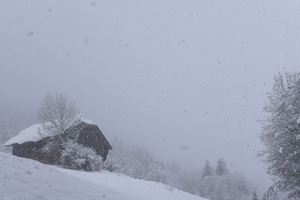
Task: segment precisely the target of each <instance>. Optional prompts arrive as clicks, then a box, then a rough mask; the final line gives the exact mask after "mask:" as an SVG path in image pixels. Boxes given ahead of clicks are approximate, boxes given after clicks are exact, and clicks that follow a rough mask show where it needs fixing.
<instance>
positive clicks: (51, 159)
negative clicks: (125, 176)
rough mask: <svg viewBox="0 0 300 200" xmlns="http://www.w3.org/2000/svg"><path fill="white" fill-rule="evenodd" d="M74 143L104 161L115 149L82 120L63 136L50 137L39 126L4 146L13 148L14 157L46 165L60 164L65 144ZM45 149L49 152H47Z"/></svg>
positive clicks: (94, 128)
mask: <svg viewBox="0 0 300 200" xmlns="http://www.w3.org/2000/svg"><path fill="white" fill-rule="evenodd" d="M68 141H72V142H76V143H77V144H79V145H83V146H84V147H88V148H91V149H93V150H94V151H95V152H96V154H97V155H99V156H101V157H102V160H103V161H105V160H106V158H107V154H108V151H109V150H111V149H112V146H111V145H110V144H109V142H108V141H107V139H106V138H105V136H104V135H103V133H102V132H101V130H100V129H99V127H98V126H97V125H95V124H94V123H90V121H89V120H84V118H83V117H79V120H78V121H77V122H76V123H74V125H72V126H70V127H69V128H68V129H67V130H66V131H65V132H64V133H63V134H59V135H51V134H49V133H47V132H46V131H44V130H43V127H42V125H41V124H36V125H33V126H31V127H28V128H27V129H24V130H23V131H21V132H20V133H19V134H18V135H17V136H15V137H13V138H11V139H10V140H9V141H7V142H6V143H5V144H4V146H12V154H13V155H16V156H19V157H24V158H29V159H34V160H37V161H40V162H42V163H45V164H59V162H60V157H61V152H62V150H63V148H64V143H66V142H68ZM45 148H48V149H49V148H50V150H48V151H45Z"/></svg>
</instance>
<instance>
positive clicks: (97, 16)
mask: <svg viewBox="0 0 300 200" xmlns="http://www.w3.org/2000/svg"><path fill="white" fill-rule="evenodd" d="M299 9H300V4H299V2H298V1H296V0H294V1H289V3H287V2H284V1H275V0H274V1H271V0H270V1H263V2H262V1H258V0H251V1H248V0H244V1H228V0H219V1H211V0H207V1H192V0H186V1H178V0H172V1H171V0H160V1H140V0H135V1H131V0H129V1H121V0H115V1H108V0H102V1H100V0H99V1H76V0H68V1H67V0H66V1H58V0H52V1H38V0H32V1H16V0H9V1H8V0H7V1H2V2H1V3H0V24H1V30H0V44H1V45H0V58H1V59H0V92H1V98H0V112H1V113H28V114H30V115H32V116H34V115H35V114H36V110H37V108H38V107H39V104H40V102H41V100H42V99H43V98H44V96H45V95H46V94H48V93H56V92H58V93H64V94H66V95H67V96H68V98H69V99H74V100H75V101H76V103H77V105H78V107H79V108H80V110H81V112H82V113H83V115H85V116H86V117H88V118H90V119H91V120H93V121H95V122H96V123H97V124H98V125H99V127H100V129H101V130H102V132H103V133H104V134H105V135H106V136H107V137H108V139H110V140H112V139H113V138H114V137H118V138H120V139H121V140H123V141H124V142H126V143H128V144H134V145H137V144H138V145H142V146H146V147H147V148H148V149H149V150H150V151H151V152H153V153H154V154H155V155H156V156H157V157H159V158H160V159H164V160H167V161H172V160H174V161H176V162H178V163H180V165H181V166H182V167H184V168H185V169H187V170H194V169H202V167H203V164H204V161H205V160H206V159H208V160H210V161H211V162H212V163H213V164H214V163H215V162H216V161H217V159H218V158H220V157H223V158H224V159H225V160H226V161H227V162H228V164H229V165H230V169H232V170H236V171H240V172H242V173H244V174H245V175H246V176H248V177H250V178H251V179H252V180H253V183H254V184H255V185H256V186H257V187H258V188H259V189H261V190H264V189H266V188H267V187H268V186H269V184H270V180H269V177H268V175H267V174H266V173H265V172H264V170H263V166H264V165H263V163H262V162H261V161H260V160H259V159H258V158H257V157H256V155H257V153H258V151H259V150H261V149H262V148H263V147H262V146H261V145H260V141H259V138H258V136H259V134H260V132H261V124H260V122H259V120H260V119H262V118H263V113H262V107H263V105H264V101H266V100H267V94H266V93H267V92H268V91H270V90H271V88H272V82H273V77H274V75H276V74H277V73H278V72H280V71H284V70H287V71H295V70H298V68H299V63H300V57H299V51H300V23H299V20H300V13H299Z"/></svg>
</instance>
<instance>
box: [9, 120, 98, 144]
mask: <svg viewBox="0 0 300 200" xmlns="http://www.w3.org/2000/svg"><path fill="white" fill-rule="evenodd" d="M81 122H83V123H85V124H90V125H96V124H95V123H94V122H93V121H91V120H89V119H87V118H85V117H84V116H83V115H81V114H78V115H76V116H75V117H74V120H73V122H72V123H70V126H76V125H78V124H80V123H81ZM70 126H69V127H70ZM69 127H67V128H66V129H68V128H69ZM54 135H55V134H53V133H51V132H49V131H46V130H45V129H44V128H43V125H42V124H34V125H32V126H30V127H28V128H26V129H24V130H22V131H20V132H19V133H18V135H16V136H15V137H13V138H11V139H10V140H8V141H7V142H5V143H4V146H10V145H12V144H23V143H25V142H37V141H39V140H41V139H43V138H46V137H49V136H54Z"/></svg>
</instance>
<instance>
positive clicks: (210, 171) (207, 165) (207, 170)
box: [202, 160, 213, 178]
mask: <svg viewBox="0 0 300 200" xmlns="http://www.w3.org/2000/svg"><path fill="white" fill-rule="evenodd" d="M212 175H213V169H212V167H211V165H210V162H209V161H208V160H206V162H205V164H204V168H203V170H202V178H205V177H209V176H212Z"/></svg>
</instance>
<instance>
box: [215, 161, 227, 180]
mask: <svg viewBox="0 0 300 200" xmlns="http://www.w3.org/2000/svg"><path fill="white" fill-rule="evenodd" d="M226 174H228V169H227V166H226V162H225V160H224V159H223V158H220V159H219V160H218V163H217V168H216V175H218V176H224V175H226Z"/></svg>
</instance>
